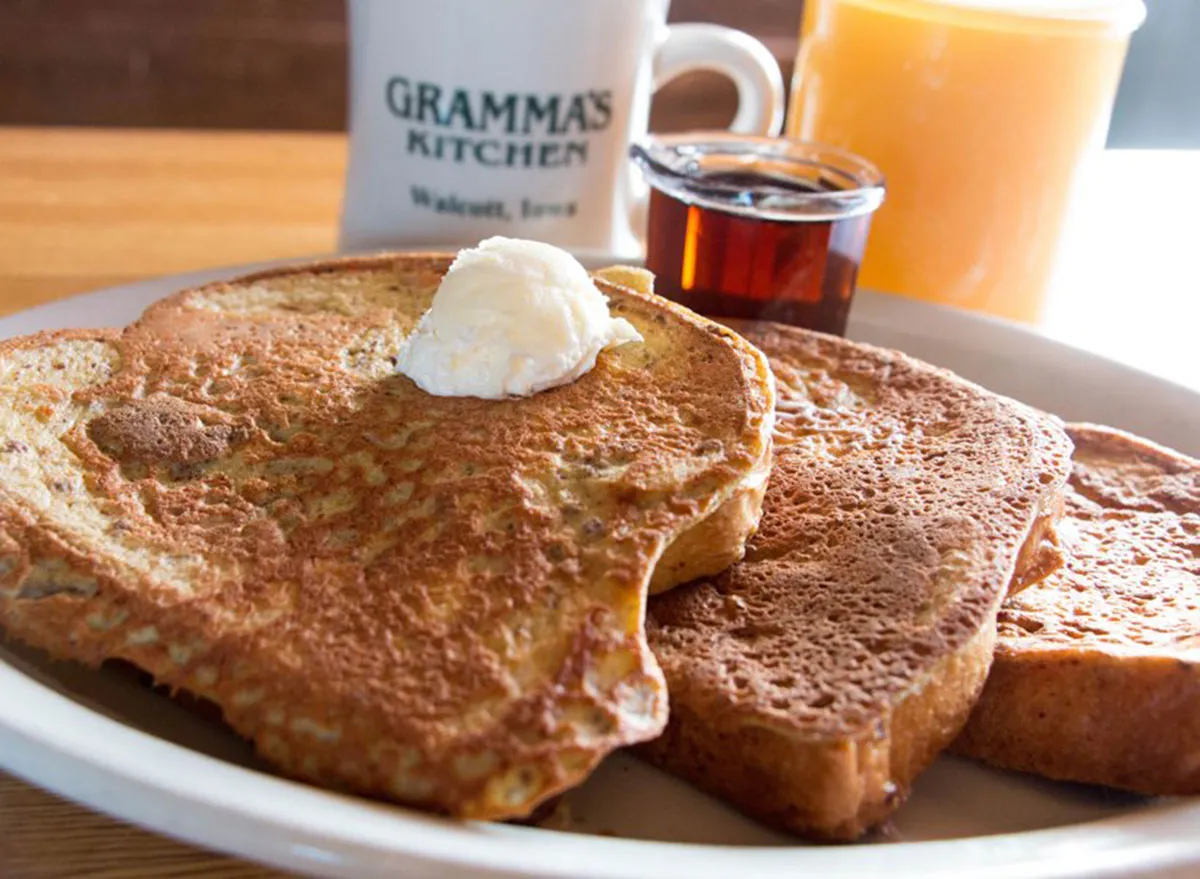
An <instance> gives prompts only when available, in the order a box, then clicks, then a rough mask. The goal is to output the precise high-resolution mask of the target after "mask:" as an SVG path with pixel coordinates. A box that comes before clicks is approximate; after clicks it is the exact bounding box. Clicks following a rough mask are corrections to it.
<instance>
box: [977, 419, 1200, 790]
mask: <svg viewBox="0 0 1200 879" xmlns="http://www.w3.org/2000/svg"><path fill="white" fill-rule="evenodd" d="M1068 432H1069V433H1070V435H1071V438H1072V440H1074V443H1075V455H1074V467H1073V469H1072V473H1071V480H1070V484H1069V486H1068V489H1067V493H1066V517H1065V518H1064V520H1063V521H1062V523H1061V524H1060V526H1059V535H1060V540H1061V543H1062V548H1063V555H1064V557H1065V559H1066V563H1065V564H1064V566H1063V567H1062V569H1060V570H1059V571H1058V572H1056V573H1055V574H1053V575H1051V576H1050V577H1048V578H1046V580H1044V581H1043V582H1042V583H1040V584H1039V585H1037V586H1035V587H1033V588H1031V589H1028V590H1025V591H1024V592H1021V593H1020V594H1018V595H1015V596H1013V597H1012V598H1010V599H1009V600H1008V601H1007V602H1005V604H1004V606H1003V607H1002V608H1001V611H1000V618H999V641H998V642H997V647H996V661H995V665H994V667H993V670H992V674H991V676H990V677H989V678H988V685H987V687H986V688H985V689H984V692H983V696H982V697H981V699H980V702H979V704H978V705H977V706H976V708H975V710H974V712H973V713H972V715H971V720H970V722H969V723H968V724H967V727H966V729H965V730H964V731H963V734H962V736H961V737H960V738H959V739H958V741H957V742H956V743H955V748H956V750H958V751H959V752H960V753H963V754H967V755H969V756H974V757H978V758H980V759H983V760H986V761H987V762H989V763H993V764H995V765H998V766H1004V767H1007V768H1011V769H1021V770H1025V771H1029V772H1036V773H1038V774H1041V775H1046V776H1049V777H1051V778H1060V779H1067V780H1072V781H1083V782H1090V783H1093V784H1105V785H1110V786H1114V787H1122V788H1126V789H1129V790H1134V791H1138V792H1142V793H1149V794H1197V793H1200V461H1197V460H1196V459H1194V458H1190V457H1188V456H1186V455H1181V454H1179V453H1177V452H1173V451H1171V450H1169V449H1165V448H1162V447H1161V446H1157V445H1155V444H1153V443H1150V442H1148V441H1146V440H1142V439H1140V438H1138V437H1135V436H1131V435H1129V434H1126V433H1122V432H1120V431H1117V430H1113V429H1111V428H1105V427H1098V426H1094V425H1085V424H1076V425H1070V426H1068Z"/></svg>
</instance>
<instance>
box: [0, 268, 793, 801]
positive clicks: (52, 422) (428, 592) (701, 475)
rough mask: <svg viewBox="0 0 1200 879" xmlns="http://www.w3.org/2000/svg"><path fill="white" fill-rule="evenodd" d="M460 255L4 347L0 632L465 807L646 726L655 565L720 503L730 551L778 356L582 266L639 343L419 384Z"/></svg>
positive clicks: (303, 281)
mask: <svg viewBox="0 0 1200 879" xmlns="http://www.w3.org/2000/svg"><path fill="white" fill-rule="evenodd" d="M449 262H450V257H449V256H445V257H443V256H435V255H429V256H411V255H410V256H401V257H378V258H370V259H357V260H347V261H337V262H331V263H325V264H318V265H310V266H302V267H298V268H288V269H281V270H277V271H271V272H266V273H262V274H258V275H253V276H250V277H246V278H242V279H238V280H235V281H230V282H228V283H219V284H212V285H209V286H206V287H202V288H199V289H195V290H189V291H185V292H182V293H179V294H177V295H175V296H173V297H170V298H168V299H166V300H164V301H162V302H160V303H158V304H156V305H154V306H152V307H151V308H149V309H148V310H147V312H146V314H145V315H144V316H143V317H142V318H141V319H140V320H139V321H138V322H137V323H135V324H134V325H132V326H131V327H129V328H127V329H125V330H124V331H110V330H97V331H73V332H56V333H45V334H41V335H37V336H32V337H25V338H19V339H13V340H8V341H5V342H3V343H0V429H2V431H3V440H2V441H0V624H2V626H3V628H4V629H5V630H6V631H7V633H8V634H9V635H10V636H12V637H14V638H16V639H19V640H21V641H25V642H27V643H29V644H32V645H35V646H38V647H41V648H44V649H46V650H47V651H49V652H50V653H51V654H52V655H53V656H55V657H59V658H64V659H74V660H80V661H83V662H86V663H91V664H96V663H100V662H102V661H103V660H105V659H110V658H117V659H122V660H126V661H128V662H131V663H133V664H134V665H136V666H138V667H140V668H142V669H144V670H145V671H147V672H149V673H150V674H151V675H153V677H154V679H155V680H156V681H157V682H158V683H160V684H164V685H166V686H168V687H171V688H176V689H182V690H186V691H190V692H191V693H194V694H196V695H198V696H200V697H203V698H205V699H208V700H211V701H212V702H214V703H215V704H216V705H217V706H219V707H220V709H221V710H222V712H223V714H224V717H225V719H226V720H227V721H228V723H229V724H230V725H231V726H232V727H233V728H234V729H235V730H236V731H237V732H239V733H241V734H242V735H244V736H246V737H248V738H250V739H252V740H253V742H254V744H255V746H256V748H257V750H258V751H259V752H260V753H261V755H262V756H263V757H265V758H266V759H267V760H268V761H270V762H271V763H273V764H274V765H275V766H277V767H278V768H279V769H281V770H282V771H283V772H285V773H286V774H289V775H291V776H294V777H297V778H301V779H305V780H308V781H311V782H315V783H318V784H322V785H326V786H330V787H335V788H339V789H344V790H348V791H354V792H358V793H362V794H366V795H370V796H376V797H380V798H384V799H390V800H395V801H399V802H402V803H407V804H412V805H415V806H418V807H421V808H425V809H429V810H433V811H437V812H441V813H446V814H451V815H456V816H463V817H471V818H484V819H500V818H513V817H520V816H524V815H527V814H528V813H529V812H530V811H531V810H532V809H534V808H535V807H536V806H537V805H538V804H539V803H541V802H543V801H545V800H546V799H548V798H549V797H552V796H553V795H555V794H557V793H559V792H560V791H562V790H564V789H565V788H568V787H570V786H572V785H575V784H577V783H578V782H579V781H581V780H582V779H583V778H584V777H586V776H587V774H588V773H589V772H590V770H591V769H592V768H593V766H594V765H595V764H596V763H597V762H598V761H599V760H600V759H601V758H602V757H603V756H604V755H605V754H607V753H608V752H610V751H611V750H613V749H614V748H617V747H620V746H623V745H627V744H630V743H632V742H637V741H640V740H643V739H646V738H649V737H652V736H654V735H656V734H657V733H658V732H659V731H660V730H661V728H662V725H663V723H664V722H665V719H666V712H667V704H666V691H665V686H664V683H663V679H662V674H661V672H660V671H659V669H658V667H657V665H656V663H655V660H654V658H653V656H652V654H651V653H650V651H649V649H648V648H647V646H646V642H645V637H644V631H643V617H644V607H645V600H646V594H647V588H648V584H649V581H650V578H651V575H652V573H653V571H654V569H655V564H656V562H657V561H658V560H659V558H660V557H661V556H662V554H663V552H664V550H666V549H667V548H669V547H670V546H671V544H672V543H673V542H674V541H675V540H676V539H677V538H679V537H680V536H681V535H684V534H688V533H689V532H692V531H693V530H694V529H696V528H697V527H699V528H701V531H702V533H704V527H705V526H704V525H703V523H705V522H708V521H711V520H713V519H714V518H715V519H716V520H718V521H719V522H721V523H722V524H721V527H717V528H710V529H709V530H708V531H707V534H708V538H707V539H709V540H711V541H714V542H716V543H718V544H720V547H719V548H720V550H721V553H720V555H721V557H722V558H724V557H736V556H738V555H740V553H741V541H742V540H744V538H745V535H746V533H748V532H749V531H750V530H751V529H752V527H753V524H754V522H753V520H754V519H756V518H757V509H756V508H754V505H753V504H750V505H749V507H748V506H747V504H746V502H745V493H746V491H747V486H746V483H747V481H749V482H750V484H751V486H753V485H754V484H755V481H756V480H758V481H759V482H761V479H760V474H761V471H762V470H763V468H764V467H766V466H767V463H766V462H767V459H768V456H769V451H770V436H771V424H772V420H773V403H774V399H773V385H772V380H771V375H770V372H769V369H768V368H767V365H766V361H765V358H763V356H762V355H761V354H760V353H759V352H757V351H756V350H755V349H754V348H753V347H752V346H750V345H749V344H747V343H746V342H745V341H743V340H742V339H741V338H740V337H738V336H736V335H735V334H733V333H731V332H730V331H729V330H727V329H725V328H722V327H719V326H717V325H715V324H713V323H711V322H709V321H707V320H704V319H703V318H699V317H697V316H695V315H693V314H692V313H691V312H688V311H686V310H685V309H681V308H679V307H677V306H674V305H672V304H671V303H668V302H667V301H665V300H662V299H660V298H658V297H655V296H648V295H644V294H641V293H638V292H636V291H632V290H628V289H623V288H621V287H619V286H616V285H613V284H609V283H607V282H603V281H598V282H597V283H598V285H599V287H600V289H601V291H602V292H603V293H604V294H605V295H606V296H607V297H608V299H609V301H610V306H611V309H612V311H613V312H614V313H615V314H619V315H621V316H622V317H625V318H627V319H628V320H630V321H631V322H632V323H633V324H634V325H635V326H636V327H637V329H638V330H639V331H640V332H641V334H642V336H643V337H644V340H645V341H644V342H642V343H632V344H627V345H624V346H621V347H618V348H615V349H611V350H607V351H604V352H602V353H601V355H600V357H599V359H598V361H597V364H596V366H595V368H594V369H593V370H591V371H590V372H589V373H587V374H586V375H584V376H582V377H581V378H580V379H579V380H578V381H575V382H573V383H571V384H569V385H565V386H563V387H559V388H555V389H553V390H549V391H545V392H543V393H540V394H537V395H534V396H532V397H529V398H525V399H513V400H502V401H488V400H479V399H474V398H447V397H433V396H430V395H428V394H425V393H424V392H422V391H420V390H419V389H418V388H417V387H416V386H415V385H414V384H413V383H412V382H411V381H409V379H407V378H406V377H404V376H400V375H396V374H395V373H394V366H393V355H395V353H396V351H397V349H398V348H399V345H400V341H401V340H402V339H403V338H404V337H405V335H406V334H407V333H408V332H409V331H410V330H411V329H412V327H413V325H414V324H415V322H416V321H417V319H418V317H419V316H420V315H421V314H422V313H423V312H424V311H425V310H426V308H427V307H428V305H429V303H430V301H431V299H432V297H433V294H434V292H435V290H436V288H437V285H438V283H439V281H440V279H441V276H442V275H443V273H444V272H445V271H446V269H447V267H448V265H449ZM759 491H760V494H761V488H760V489H759ZM727 503H733V504H734V506H735V507H736V508H737V510H739V511H740V517H735V518H737V521H736V522H733V521H731V520H730V517H729V516H727V515H725V516H723V515H721V514H720V513H721V511H722V510H723V509H724V508H725V506H726V504H727ZM712 570H713V569H712V568H709V572H712ZM683 575H688V576H690V575H691V571H689V570H687V568H686V566H684V569H683ZM662 585H671V582H670V578H668V579H667V580H666V581H665V582H664V583H663V584H662Z"/></svg>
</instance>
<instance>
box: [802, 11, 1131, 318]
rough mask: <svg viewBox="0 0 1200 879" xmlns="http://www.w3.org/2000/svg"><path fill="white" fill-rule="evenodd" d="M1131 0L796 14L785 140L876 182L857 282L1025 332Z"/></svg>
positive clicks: (1102, 125)
mask: <svg viewBox="0 0 1200 879" xmlns="http://www.w3.org/2000/svg"><path fill="white" fill-rule="evenodd" d="M1144 14H1145V12H1144V7H1143V6H1142V3H1141V0H1024V2H1012V0H1009V2H1002V0H807V2H806V3H805V13H804V21H803V24H802V26H801V33H800V40H801V42H800V52H799V56H798V57H797V59H796V75H795V79H794V81H793V83H792V103H791V107H790V112H789V118H788V134H789V135H791V136H792V137H799V138H802V139H804V140H814V141H821V142H824V143H829V144H832V145H834V146H840V147H844V148H846V149H850V150H853V151H854V152H856V153H858V154H859V155H862V156H864V157H866V158H867V159H869V160H870V161H872V162H874V163H875V165H876V166H878V167H879V168H880V170H881V171H882V172H883V174H884V176H885V177H886V179H887V186H888V197H887V200H886V201H885V202H884V204H883V206H882V207H881V208H880V209H879V212H878V214H877V215H876V217H875V221H874V225H873V227H872V233H871V242H870V244H869V246H868V248H867V253H866V257H865V261H864V263H863V267H862V273H861V274H860V276H859V283H860V284H861V285H862V286H864V287H868V288H871V289H875V290H881V291H885V292H891V293H899V294H903V295H907V296H913V297H916V298H919V299H927V300H933V301H938V302H944V303H947V304H951V305H957V306H960V307H965V308H973V309H978V310H982V311H987V312H990V313H992V314H997V315H1001V316H1003V317H1008V318H1013V319H1016V320H1023V321H1028V322H1035V321H1036V320H1037V318H1038V316H1039V313H1040V310H1041V304H1042V300H1043V297H1044V293H1045V290H1046V286H1047V283H1048V281H1049V277H1050V272H1051V269H1052V267H1053V261H1054V256H1055V251H1056V245H1057V242H1058V235H1059V230H1060V227H1061V225H1062V220H1063V217H1064V214H1065V212H1066V208H1067V204H1068V200H1069V195H1070V191H1071V186H1072V183H1073V181H1074V178H1075V174H1076V171H1077V169H1078V168H1079V166H1080V163H1081V159H1083V157H1084V156H1085V155H1086V153H1087V152H1088V151H1089V150H1090V149H1093V148H1098V147H1099V146H1100V145H1101V144H1102V143H1103V137H1104V134H1105V132H1106V131H1107V128H1108V119H1109V114H1110V112H1111V108H1112V102H1113V98H1114V96H1115V93H1116V88H1117V82H1118V80H1119V79H1120V74H1121V68H1122V65H1123V63H1124V59H1125V52H1126V49H1127V47H1128V42H1129V35H1130V33H1131V32H1132V31H1133V30H1134V29H1135V28H1136V27H1137V25H1138V24H1140V22H1141V20H1142V17H1143V16H1144Z"/></svg>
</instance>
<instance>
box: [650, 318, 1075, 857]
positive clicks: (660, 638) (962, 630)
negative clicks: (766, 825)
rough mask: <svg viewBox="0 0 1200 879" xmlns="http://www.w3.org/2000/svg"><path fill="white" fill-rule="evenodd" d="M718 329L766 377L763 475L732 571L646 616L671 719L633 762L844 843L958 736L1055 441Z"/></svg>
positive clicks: (1046, 425)
mask: <svg viewBox="0 0 1200 879" xmlns="http://www.w3.org/2000/svg"><path fill="white" fill-rule="evenodd" d="M730 325H731V326H733V327H735V328H736V329H737V330H738V331H739V332H740V333H742V334H743V335H745V336H746V338H748V339H749V340H751V341H752V342H753V343H754V344H755V345H757V346H758V347H760V348H761V349H762V350H763V351H764V352H765V353H766V354H767V356H768V357H769V359H770V361H771V365H772V369H773V371H774V372H775V376H776V380H777V386H778V398H777V399H778V402H777V410H778V417H777V423H776V432H775V464H774V468H773V472H772V476H771V479H770V482H769V484H768V487H767V494H766V499H765V503H764V512H763V517H762V521H761V523H760V526H759V531H758V533H757V535H756V536H755V537H754V538H752V540H751V542H750V544H749V545H748V547H747V552H746V557H745V559H744V560H743V561H742V562H741V563H739V564H737V565H735V566H734V567H733V568H732V569H730V570H729V571H728V572H726V573H725V574H722V575H720V576H717V577H715V578H711V579H707V580H702V581H700V582H697V583H695V584H692V585H689V586H685V587H682V588H680V589H676V590H674V591H673V592H671V593H668V594H667V595H664V596H661V597H657V598H655V599H653V600H652V601H651V603H650V609H649V617H648V632H649V636H650V643H651V647H652V648H653V649H654V651H655V654H656V655H657V656H658V658H659V662H660V664H661V665H662V667H663V670H664V672H665V674H666V677H667V683H668V687H669V690H670V693H671V718H670V721H669V725H668V729H667V732H666V734H665V735H664V736H663V737H662V738H660V739H658V740H656V741H655V742H652V743H650V744H649V745H647V746H645V749H644V752H645V753H646V754H647V755H648V756H649V757H650V759H651V760H652V761H653V762H656V763H658V764H660V765H662V766H664V767H665V768H667V769H670V770H672V771H674V772H677V773H679V774H681V775H683V776H684V777H686V778H688V779H690V780H692V781H694V782H695V783H697V784H699V785H700V786H701V787H704V788H706V789H708V790H711V791H713V792H715V793H717V794H719V795H721V796H723V797H725V798H727V799H729V800H730V801H731V802H733V803H734V804H735V805H738V806H739V807H740V808H742V809H744V810H745V811H747V812H749V813H751V814H754V815H757V816H759V817H761V818H764V819H765V820H767V821H769V822H771V823H774V824H776V825H779V826H782V827H785V828H788V829H791V830H794V831H797V832H800V833H803V834H806V835H810V836H815V837H819V838H826V839H847V838H853V837H855V836H857V835H859V834H861V833H862V832H863V831H864V830H865V829H867V828H869V827H870V826H872V825H874V824H877V823H879V822H880V821H881V820H883V819H884V818H885V817H886V816H887V815H888V814H890V813H891V812H892V811H893V810H894V809H895V808H896V807H897V806H898V805H899V803H900V802H901V801H902V800H903V798H904V796H905V795H906V793H907V791H908V788H909V785H910V784H911V782H912V780H913V778H914V777H915V775H916V774H917V773H918V772H919V771H920V770H921V769H923V768H924V767H925V766H926V765H927V764H928V763H929V762H930V761H931V760H932V759H933V757H934V756H935V755H936V754H937V752H938V751H940V750H941V749H942V748H943V747H944V746H945V745H946V744H947V743H948V742H949V741H950V739H952V738H953V736H954V734H955V733H956V732H957V730H958V728H959V727H960V726H961V724H962V722H963V721H964V720H965V718H966V715H967V712H968V711H969V709H970V706H971V703H972V702H973V700H974V698H975V696H976V695H977V693H978V691H979V688H980V687H981V686H982V683H983V679H984V676H985V674H986V671H987V665H988V662H989V661H990V654H991V644H992V639H993V637H994V633H995V618H996V613H997V609H998V607H999V604H1000V601H1001V599H1002V597H1003V596H1004V594H1005V593H1006V590H1007V588H1008V585H1009V582H1010V580H1011V579H1012V577H1013V574H1014V566H1015V564H1016V560H1017V557H1018V554H1019V552H1020V550H1021V548H1022V546H1023V545H1024V543H1025V541H1026V539H1027V537H1028V536H1029V535H1030V534H1031V532H1032V531H1033V529H1034V526H1035V524H1036V523H1037V522H1038V521H1039V520H1040V519H1043V518H1045V517H1046V516H1047V515H1049V513H1048V511H1049V510H1051V509H1053V508H1054V507H1055V506H1056V503H1057V499H1058V498H1059V496H1060V492H1061V489H1062V486H1063V483H1064V482H1065V480H1066V477H1067V472H1068V468H1069V455H1070V443H1069V442H1068V440H1067V438H1066V436H1065V435H1064V434H1063V432H1062V430H1061V429H1060V427H1059V426H1058V425H1057V423H1056V422H1055V421H1054V420H1053V419H1051V418H1048V417H1045V416H1042V415H1040V414H1037V413H1035V412H1033V411H1032V410H1029V409H1027V408H1026V407H1024V406H1021V405H1020V404H1017V403H1014V402H1012V401H1010V400H1006V399H1004V398H1001V397H998V396H996V395H994V394H991V393H988V392H986V391H984V390H982V389H981V388H978V387H977V386H974V385H972V384H969V383H968V382H966V381H963V380H961V379H959V378H957V377H955V376H953V375H951V374H950V373H947V372H944V371H942V370H938V369H935V368H933V367H930V366H927V365H925V364H922V363H919V362H917V361H915V360H912V359H911V358H908V357H906V356H904V355H902V354H899V353H897V352H891V351H883V350H880V349H876V348H871V347H868V346H864V345H858V344H855V343H851V342H847V341H844V340H840V339H834V338H830V337H826V336H822V335H819V334H815V333H810V332H807V331H804V330H799V329H794V328H789V327H782V326H779V325H773V324H752V323H735V322H731V324H730Z"/></svg>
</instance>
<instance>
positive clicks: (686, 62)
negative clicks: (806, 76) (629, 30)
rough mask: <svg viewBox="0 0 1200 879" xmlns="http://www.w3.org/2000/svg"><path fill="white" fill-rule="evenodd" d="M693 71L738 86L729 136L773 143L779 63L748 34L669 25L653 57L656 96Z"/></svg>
mask: <svg viewBox="0 0 1200 879" xmlns="http://www.w3.org/2000/svg"><path fill="white" fill-rule="evenodd" d="M693 70H715V71H717V72H718V73H723V74H725V75H726V76H728V77H729V78H730V79H732V80H733V84H734V85H735V86H737V93H738V108H737V115H736V116H734V118H733V122H732V123H731V124H730V126H729V129H730V131H734V132H737V133H738V134H762V135H766V136H768V137H775V136H776V135H778V134H779V131H780V129H781V128H782V127H783V111H784V101H783V74H782V73H780V71H779V62H777V61H776V60H775V56H774V55H772V54H771V51H770V50H769V49H768V48H767V47H766V46H764V45H763V44H762V43H761V42H759V41H758V40H756V39H755V38H754V37H752V36H750V35H749V34H747V33H745V32H743V31H739V30H734V29H733V28H729V27H722V26H721V25H716V24H673V25H671V26H670V27H668V28H667V37H666V39H665V40H663V41H662V43H660V44H659V46H658V51H657V52H656V53H655V56H654V90H655V91H657V90H658V89H660V88H661V87H662V86H664V85H666V83H667V82H669V81H670V80H672V79H674V78H675V77H677V76H679V75H681V74H684V73H689V72H691V71H693Z"/></svg>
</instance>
